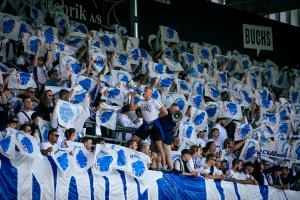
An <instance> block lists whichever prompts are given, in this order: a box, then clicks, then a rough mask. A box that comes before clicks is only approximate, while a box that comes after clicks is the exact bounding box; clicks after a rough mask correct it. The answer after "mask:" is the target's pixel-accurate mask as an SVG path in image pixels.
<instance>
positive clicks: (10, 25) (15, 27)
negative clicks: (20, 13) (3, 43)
mask: <svg viewBox="0 0 300 200" xmlns="http://www.w3.org/2000/svg"><path fill="white" fill-rule="evenodd" d="M19 30H20V22H19V21H18V20H17V19H16V17H14V16H12V15H9V14H4V13H0V35H1V36H4V37H6V38H9V39H12V40H15V41H18V40H19Z"/></svg>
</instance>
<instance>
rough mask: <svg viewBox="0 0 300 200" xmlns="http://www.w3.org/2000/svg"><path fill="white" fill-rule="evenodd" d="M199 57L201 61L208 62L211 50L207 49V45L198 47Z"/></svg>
mask: <svg viewBox="0 0 300 200" xmlns="http://www.w3.org/2000/svg"><path fill="white" fill-rule="evenodd" d="M197 55H199V56H200V57H201V59H202V62H204V63H205V62H206V63H207V62H209V60H210V59H211V58H212V55H211V52H210V50H209V48H207V47H201V48H199V49H198V54H197Z"/></svg>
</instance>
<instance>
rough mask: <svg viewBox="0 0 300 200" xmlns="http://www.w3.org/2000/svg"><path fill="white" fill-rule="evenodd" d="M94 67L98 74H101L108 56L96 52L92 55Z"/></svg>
mask: <svg viewBox="0 0 300 200" xmlns="http://www.w3.org/2000/svg"><path fill="white" fill-rule="evenodd" d="M92 58H93V67H94V69H95V70H96V72H97V73H100V72H101V71H102V70H103V68H104V67H105V62H106V55H104V54H103V53H99V52H95V53H92Z"/></svg>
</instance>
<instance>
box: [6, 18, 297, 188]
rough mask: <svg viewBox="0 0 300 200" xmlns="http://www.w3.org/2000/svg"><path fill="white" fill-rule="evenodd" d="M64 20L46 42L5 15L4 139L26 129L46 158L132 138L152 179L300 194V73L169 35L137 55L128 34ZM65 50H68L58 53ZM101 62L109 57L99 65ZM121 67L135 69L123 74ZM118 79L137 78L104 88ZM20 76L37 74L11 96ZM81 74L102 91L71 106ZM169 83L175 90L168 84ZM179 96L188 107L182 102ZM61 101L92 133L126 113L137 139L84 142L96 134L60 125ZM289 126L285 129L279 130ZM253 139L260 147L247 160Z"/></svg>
mask: <svg viewBox="0 0 300 200" xmlns="http://www.w3.org/2000/svg"><path fill="white" fill-rule="evenodd" d="M58 16H62V19H68V18H67V16H65V15H64V14H61V15H58V14H57V13H56V14H51V13H48V14H47V17H46V18H45V19H47V25H48V26H53V27H54V28H55V27H56V28H55V30H57V35H56V34H55V33H54V34H53V33H52V34H53V37H54V39H53V41H51V42H49V37H50V36H49V35H47V33H45V32H46V31H45V29H44V28H43V27H44V26H45V24H40V23H38V22H37V21H34V20H35V19H34V17H35V16H31V17H30V18H28V17H26V16H22V15H20V16H13V15H10V14H5V13H0V22H1V24H0V32H1V34H0V40H1V44H0V61H1V63H0V65H1V68H0V69H1V77H0V94H1V101H0V128H1V131H2V134H1V137H0V139H2V138H4V137H5V135H6V134H7V130H8V129H17V130H21V131H23V132H25V133H26V134H29V135H31V136H33V137H34V138H35V139H36V141H37V143H38V144H39V147H40V150H41V153H42V154H43V155H45V156H48V155H50V154H51V152H53V151H55V150H57V149H59V148H68V147H69V146H70V145H71V143H72V142H75V141H77V142H82V143H83V144H84V147H85V148H86V149H87V150H88V151H91V152H93V151H94V150H95V145H96V144H105V143H106V142H107V141H105V139H103V137H105V138H111V137H113V139H115V141H119V140H122V138H125V142H126V146H127V147H128V148H130V149H133V150H136V151H140V152H142V153H144V154H146V155H148V156H149V158H150V160H151V163H150V164H149V169H151V170H163V171H166V172H169V173H176V174H183V175H188V176H204V177H206V178H209V179H219V180H226V181H232V182H236V183H242V184H257V185H270V186H273V187H276V188H280V189H294V190H299V189H300V185H299V178H300V169H299V166H298V164H297V161H299V157H297V156H299V149H300V147H299V145H298V146H297V144H298V143H297V141H298V139H299V137H298V135H299V130H300V123H297V122H298V121H297V119H300V118H297V117H298V115H299V114H300V109H299V108H300V107H299V104H298V103H300V98H299V97H297V96H296V97H295V95H294V93H296V94H298V93H297V91H298V92H299V88H300V81H299V80H300V70H299V69H293V68H292V67H291V66H290V67H279V66H277V65H276V64H275V63H273V62H272V61H265V62H257V61H255V60H253V59H251V58H250V57H249V56H247V55H243V54H241V53H239V52H237V51H232V52H230V51H228V52H227V53H226V54H224V55H222V52H221V49H220V48H219V47H218V46H216V45H211V44H207V43H202V44H199V43H196V42H184V41H180V40H179V36H178V33H177V32H176V31H175V30H174V29H172V28H169V27H165V26H160V27H159V31H158V34H157V35H155V36H153V37H149V38H150V39H149V46H150V48H149V49H148V50H145V49H142V48H139V46H138V43H139V42H138V40H137V39H135V38H132V37H129V36H126V35H125V31H126V30H125V29H124V27H121V26H115V27H116V28H115V31H114V32H105V31H102V30H99V31H91V30H88V29H87V27H86V26H85V25H84V24H82V23H79V22H74V21H72V20H69V19H68V20H64V22H63V23H60V22H58V21H59V19H61V18H59V17H58ZM7 19H9V20H12V19H14V20H16V21H15V22H14V23H21V26H22V24H26V25H24V27H26V28H25V29H26V30H23V31H22V32H21V31H20V30H18V31H17V39H13V35H14V34H16V33H15V32H13V31H14V30H13V31H12V32H10V31H11V30H9V29H14V28H12V27H10V26H11V25H8V26H7V25H6V23H8V22H7ZM9 20H8V21H9ZM29 27H30V28H29ZM20 29H21V28H20ZM50 35H51V34H50ZM31 36H35V37H37V38H38V39H39V41H40V42H37V43H36V46H35V47H34V48H33V49H32V48H31V46H30V45H28V41H29V40H28V38H30V37H31ZM109 37H111V38H115V39H114V42H115V43H117V45H114V46H113V48H111V47H110V46H109V47H108V45H107V44H106V42H107V40H109V39H107V38H109ZM70 38H71V39H70ZM74 38H75V40H77V39H78V40H77V41H79V42H75V41H74ZM111 40H112V39H111ZM199 40H201V38H199ZM112 43H113V42H112ZM60 45H62V46H63V47H64V50H59V48H60ZM95 53H98V54H101V55H104V56H103V58H104V61H103V63H102V64H101V63H100V64H99V61H98V60H97V59H98V58H97V57H95V56H94V55H95ZM98 54H97V55H98ZM66 56H69V57H72V58H73V60H74V62H76V63H77V64H78V66H79V67H80V70H79V71H80V72H75V71H76V70H74V68H72V67H71V66H70V64H68V62H64V61H63V60H64V57H66ZM122 56H123V57H122ZM122 59H123V60H122ZM123 62H126V64H127V62H128V63H129V65H128V66H127V67H126V68H125V67H124V66H123V65H124V63H123ZM63 65H65V66H63ZM99 65H102V66H101V68H100V70H99ZM64 68H66V70H64ZM116 72H122V73H125V74H129V75H130V76H129V77H131V78H130V79H129V80H123V79H121V78H120V77H117V79H114V81H112V79H109V80H107V79H106V78H107V77H113V76H114V74H115V73H116ZM18 73H26V74H30V77H31V78H32V79H33V80H34V82H35V84H33V85H30V86H29V87H27V88H26V89H19V88H17V87H14V84H15V82H14V80H15V79H14V77H15V76H16V74H18ZM75 73H77V74H79V75H80V76H82V77H89V78H91V79H93V80H94V81H95V82H96V84H95V86H94V87H93V88H89V89H88V94H87V95H86V96H85V98H84V100H83V101H82V102H80V103H78V102H76V101H75V100H76V99H75V98H74V96H76V94H77V93H78V90H77V87H78V85H79V83H78V81H77V80H75V79H76V78H74V76H75ZM165 77H169V79H168V78H167V79H166V80H169V81H170V82H169V83H166V82H164V81H163V80H164V78H165ZM170 77H171V78H170ZM20 79H21V78H20ZM74 80H75V81H74ZM16 81H17V83H19V82H22V80H18V78H17V79H16ZM18 81H19V82H18ZM113 82H114V83H113ZM199 87H200V89H199ZM53 88H55V89H53ZM57 88H58V89H57ZM94 88H96V89H94ZM112 88H117V89H121V91H122V92H121V96H122V98H123V100H122V101H121V102H119V101H117V102H116V101H114V100H112V99H109V92H110V91H111V89H112ZM94 90H95V91H96V92H94ZM176 95H179V96H180V97H182V98H183V101H176V98H175V96H176ZM197 97H198V99H197ZM112 98H113V97H112ZM195 99H196V100H198V101H194V100H195ZM58 100H61V101H67V102H70V103H74V104H80V105H82V107H83V108H85V109H86V110H88V112H89V118H88V120H87V121H88V122H89V123H94V124H95V123H96V121H97V119H96V118H97V116H98V115H97V112H99V111H101V110H102V109H104V108H106V107H109V106H115V107H116V106H119V109H117V117H116V122H115V124H114V125H118V126H120V127H124V128H133V129H135V131H134V133H127V132H125V133H121V134H111V133H112V130H108V131H107V130H106V129H107V127H105V126H101V127H98V126H96V129H100V130H101V132H102V136H103V137H100V136H99V138H97V139H92V138H91V137H88V136H85V134H86V135H90V134H91V133H89V132H85V133H84V132H83V131H82V130H81V131H78V130H77V129H76V127H68V128H66V127H63V126H61V124H59V122H58V120H57V113H56V109H55V108H56V106H57V101H58ZM18 102H21V103H18ZM230 103H231V104H230ZM227 105H231V106H232V105H234V106H235V108H236V109H237V110H236V112H235V113H233V114H232V112H231V111H232V110H231V107H230V106H227ZM226 106H227V107H226ZM210 108H216V109H217V111H216V112H215V113H213V112H212V111H211V109H210ZM199 112H200V113H204V115H203V116H202V121H201V122H199V123H200V124H195V123H196V122H195V116H196V115H197V113H199ZM236 113H238V114H236ZM176 114H177V115H179V116H175V115H176ZM180 115H182V116H180ZM42 120H43V121H48V122H49V123H50V124H51V127H50V128H49V130H47V132H48V138H47V140H44V139H43V136H42V132H41V130H40V129H41V127H40V122H41V121H42ZM274 120H275V122H274ZM110 121H113V120H112V119H110ZM112 123H113V122H112ZM282 124H284V125H286V126H284V127H286V129H284V130H282V129H281V128H280V127H281V125H282ZM243 125H248V127H250V128H249V130H248V132H249V133H248V132H247V133H246V134H243V133H244V132H243V131H241V129H242V127H243ZM189 126H191V127H192V128H193V131H192V133H191V131H189ZM81 128H83V127H81ZM61 130H63V134H61V133H60V132H61ZM123 134H124V135H125V137H122V135H123ZM239 134H240V135H239ZM250 140H251V141H256V143H257V145H258V147H257V146H255V149H254V150H253V148H252V150H253V151H252V152H251V153H250V154H247V153H249V152H248V151H247V150H249V149H247V146H246V144H248V143H249V141H250ZM112 141H113V140H112ZM247 142H248V143H247ZM280 144H284V145H286V146H287V149H288V150H287V151H288V152H289V153H288V155H286V156H278V155H275V156H274V155H273V156H272V155H266V154H265V153H264V152H263V151H261V150H260V149H262V148H265V147H264V145H265V146H268V145H273V146H274V149H277V147H278V146H280ZM280 148H281V147H280ZM295 148H296V149H295ZM250 150H251V149H250ZM293 150H294V152H296V153H294V154H295V155H296V157H293V156H292V155H293V153H292V151H293ZM244 151H246V154H247V155H248V156H247V155H246V156H245V155H244V154H245V152H244ZM270 151H271V150H270Z"/></svg>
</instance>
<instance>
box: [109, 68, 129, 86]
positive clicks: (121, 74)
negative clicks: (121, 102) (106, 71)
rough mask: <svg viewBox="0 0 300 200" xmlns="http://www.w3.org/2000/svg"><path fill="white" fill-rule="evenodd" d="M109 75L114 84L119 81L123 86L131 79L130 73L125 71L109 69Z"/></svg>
mask: <svg viewBox="0 0 300 200" xmlns="http://www.w3.org/2000/svg"><path fill="white" fill-rule="evenodd" d="M111 75H112V78H113V84H114V85H117V84H119V83H121V84H122V85H123V86H127V84H128V83H129V81H131V75H130V74H129V73H128V72H127V71H123V70H111Z"/></svg>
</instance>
